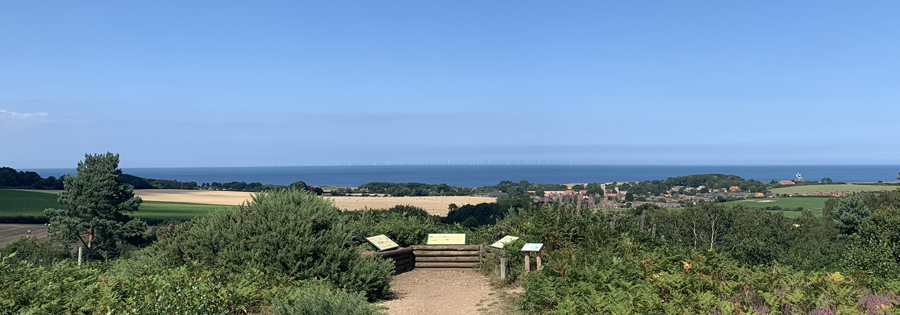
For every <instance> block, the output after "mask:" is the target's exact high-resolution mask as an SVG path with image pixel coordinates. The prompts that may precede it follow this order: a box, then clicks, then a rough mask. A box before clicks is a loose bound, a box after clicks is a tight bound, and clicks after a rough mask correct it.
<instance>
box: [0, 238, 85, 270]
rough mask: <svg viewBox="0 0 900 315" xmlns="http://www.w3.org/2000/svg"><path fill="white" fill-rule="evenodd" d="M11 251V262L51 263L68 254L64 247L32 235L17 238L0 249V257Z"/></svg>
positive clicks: (64, 257)
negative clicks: (41, 240)
mask: <svg viewBox="0 0 900 315" xmlns="http://www.w3.org/2000/svg"><path fill="white" fill-rule="evenodd" d="M13 253H15V254H16V255H15V256H12V257H11V258H9V259H10V262H11V263H15V262H17V261H20V260H21V261H27V262H28V263H30V264H37V265H51V264H53V263H54V262H57V261H60V260H63V259H66V258H68V257H69V256H70V255H69V252H68V251H67V250H66V249H64V248H61V247H58V246H54V245H53V244H50V243H49V242H38V241H37V240H36V239H35V238H33V237H22V238H19V239H18V240H16V241H15V242H12V243H9V244H7V245H6V246H5V247H3V248H2V249H0V257H7V256H9V255H10V254H13Z"/></svg>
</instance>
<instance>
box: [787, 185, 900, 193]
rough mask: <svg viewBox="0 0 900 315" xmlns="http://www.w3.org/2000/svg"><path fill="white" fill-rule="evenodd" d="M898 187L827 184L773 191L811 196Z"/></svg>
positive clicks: (894, 187)
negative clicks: (823, 193)
mask: <svg viewBox="0 0 900 315" xmlns="http://www.w3.org/2000/svg"><path fill="white" fill-rule="evenodd" d="M897 188H900V187H898V186H877V185H859V184H826V185H803V186H791V187H780V188H773V189H771V191H772V192H773V193H776V194H788V195H790V194H811V193H814V192H831V191H850V192H861V191H884V190H895V189H897Z"/></svg>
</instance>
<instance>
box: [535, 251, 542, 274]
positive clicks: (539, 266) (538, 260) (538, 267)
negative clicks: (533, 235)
mask: <svg viewBox="0 0 900 315" xmlns="http://www.w3.org/2000/svg"><path fill="white" fill-rule="evenodd" d="M541 256H542V255H541V252H538V253H537V258H536V259H537V270H541Z"/></svg>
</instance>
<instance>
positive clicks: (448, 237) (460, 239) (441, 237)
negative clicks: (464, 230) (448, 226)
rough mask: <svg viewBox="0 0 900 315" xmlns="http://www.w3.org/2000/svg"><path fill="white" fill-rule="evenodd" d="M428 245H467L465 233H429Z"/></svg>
mask: <svg viewBox="0 0 900 315" xmlns="http://www.w3.org/2000/svg"><path fill="white" fill-rule="evenodd" d="M427 244H428V245H466V235H465V234H428V243H427Z"/></svg>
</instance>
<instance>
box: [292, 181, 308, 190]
mask: <svg viewBox="0 0 900 315" xmlns="http://www.w3.org/2000/svg"><path fill="white" fill-rule="evenodd" d="M288 187H290V188H294V189H299V190H309V186H308V185H306V183H305V182H303V181H297V182H294V183H292V184H291V185H290V186H288Z"/></svg>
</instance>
